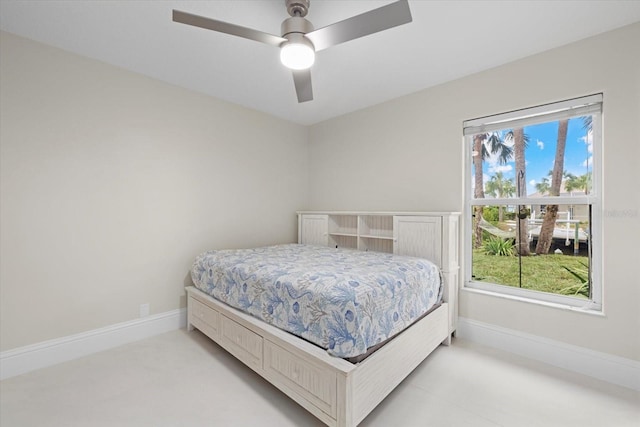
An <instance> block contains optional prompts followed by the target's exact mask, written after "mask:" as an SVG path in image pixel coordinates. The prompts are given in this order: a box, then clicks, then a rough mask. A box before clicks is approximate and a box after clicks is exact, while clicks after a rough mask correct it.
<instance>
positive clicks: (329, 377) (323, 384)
mask: <svg viewBox="0 0 640 427" xmlns="http://www.w3.org/2000/svg"><path fill="white" fill-rule="evenodd" d="M264 372H265V378H267V379H269V381H270V382H272V383H274V384H278V385H282V386H284V387H285V388H288V389H289V390H291V391H293V392H295V393H296V394H298V395H300V396H302V397H304V399H305V400H307V401H308V402H309V403H311V404H313V405H314V406H316V407H317V408H318V409H320V410H322V411H323V412H324V413H326V414H328V415H330V416H331V417H332V418H335V417H336V412H337V411H336V387H337V385H336V374H335V372H332V371H331V370H330V369H326V370H325V369H323V368H322V367H321V366H317V365H315V364H312V363H310V362H307V361H305V360H303V359H301V358H300V357H298V356H296V355H294V354H291V353H290V352H288V351H287V350H285V349H283V348H282V347H280V346H278V345H276V344H273V343H272V342H271V341H269V340H265V341H264Z"/></svg>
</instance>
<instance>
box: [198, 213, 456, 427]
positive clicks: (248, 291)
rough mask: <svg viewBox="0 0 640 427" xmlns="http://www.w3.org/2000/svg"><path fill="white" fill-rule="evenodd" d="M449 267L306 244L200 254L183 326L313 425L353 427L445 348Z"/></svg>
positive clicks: (449, 329)
mask: <svg viewBox="0 0 640 427" xmlns="http://www.w3.org/2000/svg"><path fill="white" fill-rule="evenodd" d="M455 225H457V221H456V224H455ZM455 229H456V235H457V227H455ZM445 246H447V245H445ZM435 247H442V245H441V244H438V245H435ZM440 259H441V258H440ZM449 270H450V269H448V268H447V269H443V268H442V265H436V264H434V263H432V262H430V261H428V260H425V259H421V258H416V257H409V256H403V255H399V254H391V253H375V252H373V251H367V252H365V251H357V250H354V249H348V248H347V249H343V248H330V247H328V246H318V245H305V244H288V245H276V246H271V247H264V248H253V249H243V250H222V251H208V252H206V253H203V254H201V255H199V256H198V257H197V258H196V260H195V262H194V264H193V268H192V271H191V275H192V280H193V282H194V286H190V287H188V288H187V294H188V298H187V309H188V329H189V330H192V329H194V328H197V329H199V330H200V331H202V332H203V333H204V334H205V335H207V336H208V337H209V338H211V339H212V340H213V341H215V342H216V343H218V344H219V345H220V346H222V347H223V348H225V349H226V350H227V351H228V352H229V353H231V354H232V355H234V356H235V357H236V358H238V359H239V360H240V361H242V362H243V363H244V364H246V365H247V366H248V367H249V368H251V369H253V370H254V371H255V372H257V373H258V374H260V375H261V376H263V377H264V378H265V379H267V380H268V381H269V382H271V383H272V384H273V385H274V386H276V387H277V388H279V389H280V390H282V391H283V392H284V393H286V394H287V395H288V396H289V397H291V398H292V399H293V400H295V401H296V402H298V403H299V404H300V405H301V406H303V407H304V408H305V409H307V410H308V411H309V412H311V413H312V414H313V415H315V416H316V417H317V418H318V419H320V420H321V421H323V422H324V423H325V424H327V425H329V426H336V427H353V426H356V425H357V424H358V423H360V422H361V421H362V420H363V419H364V418H365V417H366V416H367V415H368V414H369V413H370V412H371V411H372V410H373V409H374V408H375V407H376V406H377V405H378V403H380V402H381V401H382V400H383V399H384V398H385V397H386V396H387V395H388V394H389V393H390V392H391V391H392V390H393V389H394V388H395V387H396V386H397V385H398V384H399V383H400V382H401V381H402V380H403V379H404V378H405V377H406V376H407V375H408V374H409V373H410V372H411V371H412V370H413V369H414V368H415V367H416V366H417V365H418V364H419V363H420V362H421V361H422V360H424V358H426V357H427V355H428V354H429V353H431V352H432V351H433V350H434V349H435V348H436V347H437V346H438V345H440V344H441V343H444V344H446V345H448V344H449V343H450V340H451V333H452V332H453V329H454V325H452V322H451V319H452V310H453V307H454V305H455V301H454V299H455V292H452V288H457V286H455V285H454V286H450V282H451V281H452V280H453V281H457V271H456V272H454V273H455V274H452V272H451V271H449ZM374 296H375V297H376V298H373V297H374ZM426 313H428V314H426Z"/></svg>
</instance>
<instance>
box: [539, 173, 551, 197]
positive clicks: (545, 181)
mask: <svg viewBox="0 0 640 427" xmlns="http://www.w3.org/2000/svg"><path fill="white" fill-rule="evenodd" d="M550 189H551V183H550V182H549V178H547V177H546V176H545V177H544V178H542V181H540V182H538V183H536V191H537V192H538V193H540V194H542V195H543V196H544V195H545V194H547V193H548V192H549V190H550Z"/></svg>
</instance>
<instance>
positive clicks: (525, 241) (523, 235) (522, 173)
mask: <svg viewBox="0 0 640 427" xmlns="http://www.w3.org/2000/svg"><path fill="white" fill-rule="evenodd" d="M512 135H513V142H514V145H513V151H514V158H515V161H516V194H517V195H518V197H527V169H526V168H527V166H526V163H525V159H524V151H525V149H526V147H527V142H528V140H529V138H527V136H526V135H525V134H524V129H523V128H516V129H513V130H512ZM518 211H522V212H523V215H520V212H516V214H517V215H518V227H517V230H518V232H517V233H516V250H517V251H518V254H519V255H522V256H526V255H529V253H530V251H529V236H528V234H529V230H528V228H529V227H528V222H527V216H526V209H525V208H524V206H519V207H518ZM521 216H523V217H521Z"/></svg>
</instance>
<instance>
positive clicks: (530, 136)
mask: <svg viewBox="0 0 640 427" xmlns="http://www.w3.org/2000/svg"><path fill="white" fill-rule="evenodd" d="M592 121H593V116H590V115H589V116H582V117H574V118H571V119H566V120H559V121H552V122H546V123H540V124H535V125H530V126H525V127H524V128H513V129H511V128H505V129H502V130H498V131H493V132H489V133H481V134H475V135H472V137H471V138H470V140H471V147H470V148H471V151H472V156H471V159H472V165H471V174H472V176H471V183H472V184H471V188H472V194H473V198H474V199H481V198H487V199H491V198H515V197H530V198H548V197H553V196H562V197H573V196H580V195H588V194H590V193H591V188H592V183H591V179H592V163H593V130H592ZM554 175H555V177H554ZM538 212H540V211H538Z"/></svg>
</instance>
